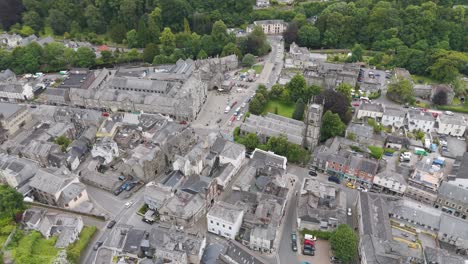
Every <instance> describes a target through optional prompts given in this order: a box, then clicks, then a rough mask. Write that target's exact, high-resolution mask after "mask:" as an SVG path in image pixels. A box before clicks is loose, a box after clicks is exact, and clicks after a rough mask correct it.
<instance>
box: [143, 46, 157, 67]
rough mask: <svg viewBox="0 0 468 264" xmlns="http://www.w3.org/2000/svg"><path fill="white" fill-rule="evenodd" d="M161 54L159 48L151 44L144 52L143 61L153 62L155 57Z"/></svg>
mask: <svg viewBox="0 0 468 264" xmlns="http://www.w3.org/2000/svg"><path fill="white" fill-rule="evenodd" d="M158 54H159V46H158V45H156V44H154V43H149V44H147V45H146V47H145V49H144V50H143V61H145V62H149V63H151V62H153V60H154V57H155V56H156V55H158Z"/></svg>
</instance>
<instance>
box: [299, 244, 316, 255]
mask: <svg viewBox="0 0 468 264" xmlns="http://www.w3.org/2000/svg"><path fill="white" fill-rule="evenodd" d="M302 254H304V255H308V256H315V248H314V247H312V246H310V245H305V246H304V249H303V250H302Z"/></svg>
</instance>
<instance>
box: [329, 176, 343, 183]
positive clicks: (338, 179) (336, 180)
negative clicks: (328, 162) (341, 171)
mask: <svg viewBox="0 0 468 264" xmlns="http://www.w3.org/2000/svg"><path fill="white" fill-rule="evenodd" d="M328 181H329V182H334V183H336V184H340V178H338V177H336V176H330V177H328Z"/></svg>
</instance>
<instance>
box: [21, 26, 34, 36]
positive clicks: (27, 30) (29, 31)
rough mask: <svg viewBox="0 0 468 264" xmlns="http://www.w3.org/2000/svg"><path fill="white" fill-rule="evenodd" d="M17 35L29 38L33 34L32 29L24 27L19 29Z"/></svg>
mask: <svg viewBox="0 0 468 264" xmlns="http://www.w3.org/2000/svg"><path fill="white" fill-rule="evenodd" d="M19 33H20V35H21V36H31V35H32V34H34V29H32V28H31V27H30V26H26V25H25V26H22V27H21V29H20V30H19Z"/></svg>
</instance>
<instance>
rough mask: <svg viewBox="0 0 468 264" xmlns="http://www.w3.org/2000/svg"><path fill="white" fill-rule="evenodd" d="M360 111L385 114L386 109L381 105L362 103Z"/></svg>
mask: <svg viewBox="0 0 468 264" xmlns="http://www.w3.org/2000/svg"><path fill="white" fill-rule="evenodd" d="M359 110H364V111H372V112H379V113H383V112H384V108H383V106H382V105H381V104H371V103H362V104H361V106H359Z"/></svg>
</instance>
